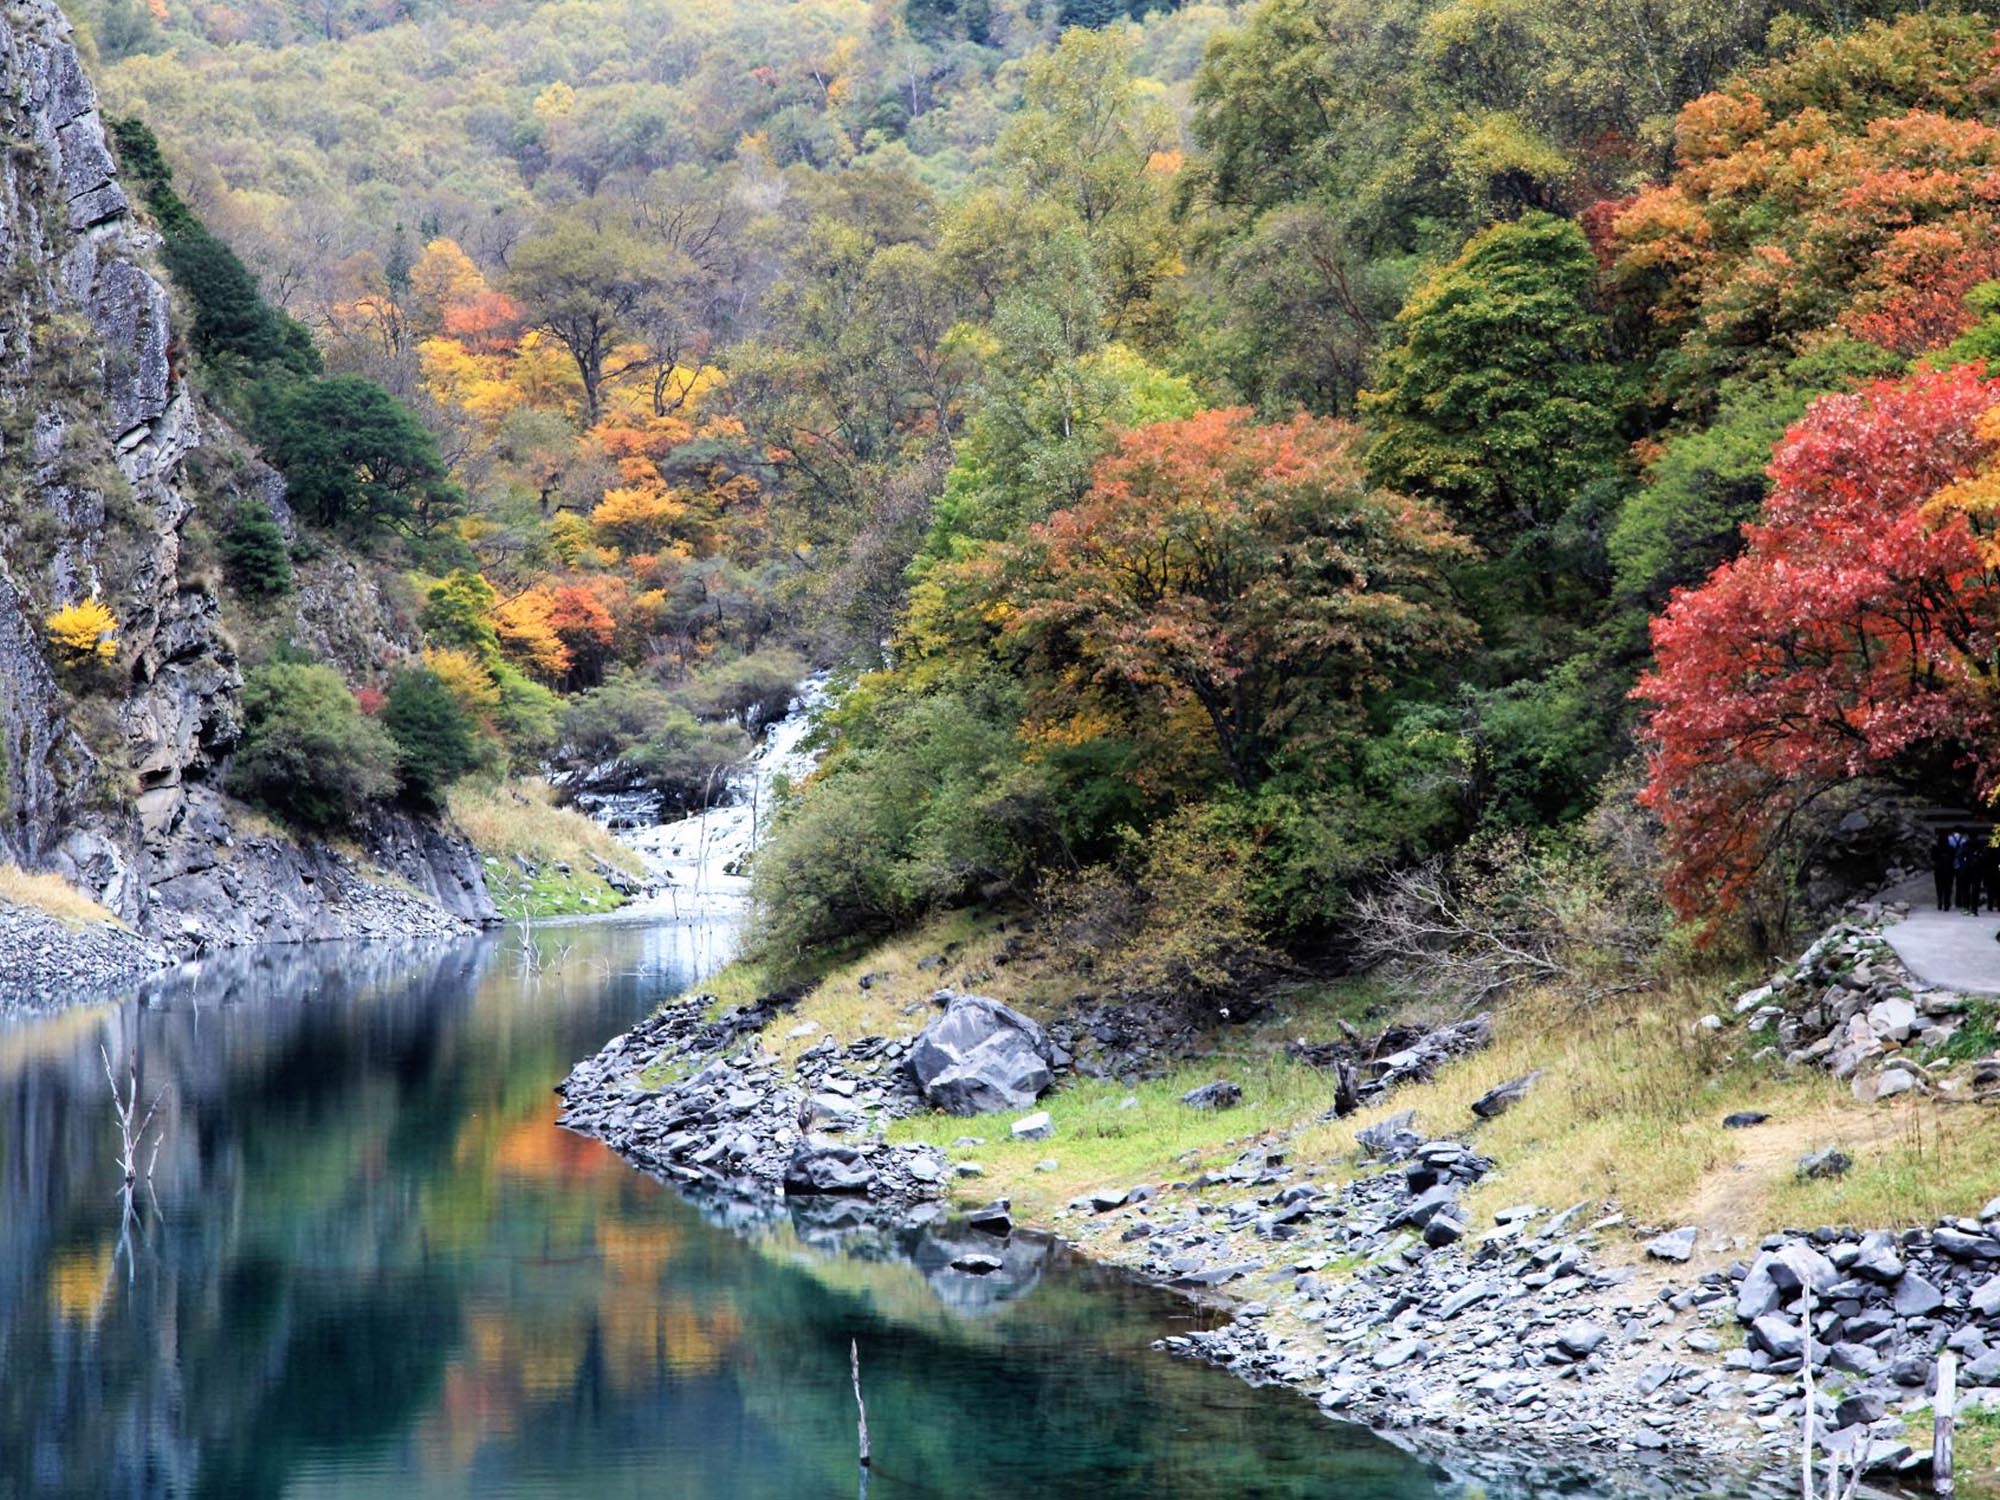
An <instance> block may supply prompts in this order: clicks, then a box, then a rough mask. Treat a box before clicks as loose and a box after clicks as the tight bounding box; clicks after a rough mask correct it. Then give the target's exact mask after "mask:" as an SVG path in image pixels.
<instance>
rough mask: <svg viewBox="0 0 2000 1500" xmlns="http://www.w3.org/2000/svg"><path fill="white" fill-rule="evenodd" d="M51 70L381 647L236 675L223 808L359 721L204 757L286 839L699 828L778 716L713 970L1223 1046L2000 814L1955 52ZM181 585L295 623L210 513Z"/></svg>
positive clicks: (956, 37)
mask: <svg viewBox="0 0 2000 1500" xmlns="http://www.w3.org/2000/svg"><path fill="white" fill-rule="evenodd" d="M72 12H73V18H74V19H75V21H76V22H77V24H78V27H79V31H80V33H81V35H82V36H83V38H84V39H85V42H86V46H87V50H89V51H90V52H91V53H92V54H93V56H94V71H95V76H96V77H97V79H98V81H99V84H100V87H101V89H102V92H103V94H104V97H105V100H106V106H107V112H108V113H109V114H111V115H113V116H115V117H117V118H118V119H119V120H120V121H121V122H122V123H121V124H120V125H119V126H118V128H117V131H116V136H117V144H118V148H119V153H120V156H121V159H122V162H123V165H124V169H125V172H126V174H127V176H128V177H131V178H136V179H139V180H142V181H143V182H144V183H145V184H146V200H147V204H148V209H149V212H150V215H151V217H152V219H153V220H154V222H155V225H156V227H157V228H158V229H159V231H160V233H161V235H162V244H163V258H164V260H165V264H166V265H167V268H168V270H169V271H170V273H171V274H172V276H173V278H174V280H175V283H176V287H177V295H179V296H180V297H181V298H182V300H183V301H184V302H185V303H186V304H187V310H188V312H189V316H190V324H189V326H190V327H191V329H192V335H191V344H192V348H191V350H190V351H189V357H190V358H191V359H192V361H193V363H194V365H195V368H196V371H197V375H198V378H199V379H200V380H201V381H202V382H203V384H204V385H205V386H206V387H207V389H208V390H209V392H210V394H211V396H212V397H213V398H214V399H215V400H216V401H217V402H219V403H220V404H221V405H222V406H223V407H224V408H225V409H226V410H228V411H229V412H230V413H231V414H232V415H233V416H234V417H235V418H236V419H237V420H238V422H239V424H240V425H241V426H242V427H243V429H244V430H245V431H246V432H247V433H248V434H249V436H250V437H251V439H252V440H253V441H254V442H255V444H256V445H257V447H258V448H259V450H260V451H261V452H262V453H263V455H264V456H265V457H266V458H267V459H268V460H269V461H271V462H272V463H273V464H274V465H275V466H276V467H277V468H278V469H279V470H280V471H281V472H283V473H284V474H285V476H286V478H287V481H288V484H289V487H290V491H291V494H292V497H293V505H294V508H295V509H296V510H297V511H298V512H299V514H300V515H301V516H303V517H304V518H305V519H306V520H307V521H308V522H309V523H310V525H311V528H312V534H310V535H307V536H306V537H305V539H304V541H303V542H302V543H300V544H294V545H305V546H308V547H310V546H312V545H314V543H313V540H312V536H313V535H318V536H323V537H327V538H338V539H339V540H340V542H341V543H342V544H343V545H346V546H350V547H353V548H355V549H357V550H358V551H360V552H361V553H362V554H363V555H365V556H366V558H367V559H368V560H369V565H370V566H371V567H372V568H374V569H376V570H377V571H378V572H379V573H380V575H381V577H382V578H383V580H384V587H385V589H386V590H388V591H389V592H390V593H391V594H392V595H393V596H394V597H396V598H398V599H401V600H402V601H404V607H405V608H406V610H407V612H408V614H409V616H410V618H411V619H412V620H414V621H415V623H416V625H417V627H418V628H419V630H420V632H421V636H422V639H423V641H424V643H425V654H424V660H423V664H422V666H421V668H420V669H417V668H413V667H412V666H411V665H410V664H407V663H391V662H380V663H373V662H366V661H359V662H356V661H348V662H339V663H316V662H312V661H309V660H305V659H302V656H301V653H300V652H299V651H298V650H297V649H296V648H295V647H293V646H291V645H290V643H288V642H286V641H284V640H278V639H270V640H264V641H262V642H261V643H259V644H257V645H256V646H255V648H254V649H253V650H252V651H251V653H250V655H251V657H252V661H251V665H252V667H253V671H252V684H253V690H252V698H251V701H250V709H251V716H252V719H253V723H252V725H251V729H250V740H249V743H250V744H251V746H252V747H253V748H254V747H256V746H257V745H259V744H262V745H263V746H265V747H266V749H267V750H269V751H270V753H271V755H272V756H273V757H274V760H273V763H274V764H278V763H280V762H279V761H278V760H277V759H275V757H276V755H277V751H278V750H279V749H280V748H282V742H283V740H284V737H285V734H286V733H287V728H286V726H287V725H288V724H291V723H293V722H295V721H296V720H298V719H299V718H301V717H305V718H314V717H319V716H323V715H324V714H333V715H334V716H335V717H338V718H340V719H341V721H342V722H343V723H349V724H351V726H352V733H351V734H350V735H349V736H348V738H349V740H351V743H350V744H347V745H346V746H345V748H344V749H343V750H342V752H341V755H339V756H335V757H333V761H334V762H336V763H340V764H339V765H336V767H335V768H336V769H339V768H340V765H345V770H346V774H347V775H348V778H349V779H348V781H347V782H346V783H344V784H343V785H340V786H335V787H332V788H331V789H327V788H321V789H319V792H318V796H317V800H316V801H314V800H311V799H312V798H313V795H314V794H313V793H312V791H311V790H310V789H307V790H305V791H302V790H301V788H300V787H299V786H298V785H296V784H295V783H291V782H286V781H285V780H284V779H283V778H281V777H276V776H274V777H271V778H268V779H267V780H266V782H265V783H263V784H262V785H259V784H257V783H256V781H255V775H254V773H255V766H254V764H253V766H252V770H251V772H250V773H249V779H248V780H246V781H245V782H244V786H245V788H246V791H247V793H248V794H249V795H252V796H259V795H261V796H262V798H263V799H264V800H265V801H266V803H267V804H268V805H270V806H271V807H272V809H273V811H275V812H276V813H278V814H279V815H280V816H289V817H294V818H299V819H303V820H306V821H315V820H316V821H319V822H321V823H326V822H331V821H337V820H338V817H339V815H340V810H341V809H342V808H343V807H345V806H349V805H351V804H352V800H353V799H352V796H351V795H350V794H351V793H352V792H353V791H354V790H355V789H356V788H360V789H362V790H364V791H365V790H367V789H368V788H369V787H371V786H377V783H376V782H371V781H370V780H369V771H368V763H369V762H370V760H371V757H372V758H373V759H375V760H377V761H379V760H380V758H381V756H382V755H383V754H385V753H387V752H385V751H384V749H383V745H382V743H381V740H380V735H381V734H382V732H383V731H382V730H381V729H379V728H378V727H377V726H379V725H386V727H387V733H388V734H389V735H390V737H391V738H393V739H394V741H395V745H396V747H397V749H396V752H395V753H396V754H397V755H398V756H399V757H400V759H399V762H398V763H399V764H400V765H401V766H402V767H403V771H402V775H403V777H404V780H405V781H406V782H408V781H409V780H410V778H411V776H412V774H413V772H412V768H413V767H414V768H415V771H414V774H415V776H416V780H417V782H418V784H419V790H420V791H423V792H425V793H426V794H429V795H433V796H435V797H436V798H438V799H440V800H441V799H442V798H443V797H444V795H445V794H446V792H447V791H448V790H449V788H450V787H451V786H452V785H453V784H455V783H462V782H467V781H479V780H481V779H484V780H487V781H491V780H492V779H494V778H498V777H502V776H506V775H509V774H531V773H533V774H539V773H540V772H542V771H544V770H546V769H548V768H551V767H554V768H558V769H568V770H571V771H577V772H586V773H590V774H596V773H597V772H599V771H601V770H602V768H604V767H607V766H614V767H616V774H617V775H619V776H621V777H624V778H627V779H628V780H636V781H638V782H640V783H643V784H644V785H646V786H649V787H652V788H655V789H657V790H658V791H660V792H661V793H662V794H663V795H664V796H665V798H666V799H667V800H668V802H669V803H670V804H672V805H677V806H682V807H692V806H697V805H699V804H700V803H702V802H703V801H704V800H705V799H708V798H711V797H713V796H714V795H716V792H717V788H718V786H719V781H720V777H721V774H722V772H723V770H724V768H726V767H727V766H728V765H729V764H731V763H732V762H733V761H735V760H736V759H737V758H739V757H740V756H741V755H742V754H743V753H744V751H745V748H746V746H747V745H748V743H749V737H750V736H751V735H752V734H754V733H755V732H756V731H757V730H758V729H759V727H760V726H761V725H762V724H763V723H764V722H766V721H768V720H769V719H770V718H772V717H773V716H775V715H776V714H777V713H778V712H780V711H781V710H782V708H783V706H784V704H785V702H786V701H787V698H788V697H789V695H790V691H791V688H792V686H793V684H794V683H796V682H797V681H798V680H799V679H800V678H801V677H802V676H803V675H805V674H806V673H807V672H808V671H809V670H811V669H813V668H816V667H819V668H829V669H832V670H834V671H835V672H836V674H837V675H836V679H835V680H836V684H837V686H838V689H839V691H838V693H837V701H836V706H835V707H834V708H833V710H832V711H831V712H830V714H829V716H828V718H827V722H826V724H825V726H824V728H823V730H822V738H823V740H824V742H825V752H826V753H825V755H824V758H823V759H822V761H821V764H820V769H819V770H818V771H817V772H816V773H815V774H814V776H813V777H812V779H811V780H810V781H809V782H808V783H807V784H806V785H804V786H802V787H799V788H795V789H792V791H791V793H790V795H789V799H788V801H787V804H786V807H785V810H784V812H783V815H782V817H781V819H780V822H779V826H778V829H777V832H776V834H775V836H774V838H773V839H772V840H771V841H770V843H769V845H768V846H767V848H766V849H765V850H764V852H763V853H762V855H761V856H760V857H759V859H758V861H757V864H756V870H755V875H756V879H757V883H758V889H759V893H760V917H759V937H760V940H761V942H762V944H763V947H764V951H765V952H766V953H767V954H769V955H771V956H773V957H774V958H776V959H778V960H781V961H784V960H789V959H790V958H792V957H795V956H796V955H799V954H802V953H806V952H809V951H812V950H815V949H817V948H820V947H823V946H824V945H827V944H829V943H834V942H844V941H849V940H852V939H854V938H856V937H866V936H870V935H877V936H879V935H886V934H889V933H892V932H894V931H896V930H898V929H900V928H903V927H906V926H908V925H909V924H911V923H913V922H916V921H918V920H919V919H922V918H924V917H926V916H928V915H930V914H933V913H935V912H937V911H939V910H942V909H947V908H951V907H956V906H962V905H967V904H972V903H991V902H1013V903H1029V902H1032V903H1034V904H1035V906H1036V907H1037V908H1038V910H1039V911H1040V912H1041V914H1042V916H1043V918H1044V919H1045V920H1046V922H1048V923H1049V924H1050V927H1051V930H1052V931H1055V932H1057V933H1060V934H1062V935H1064V937H1065V940H1066V946H1067V947H1069V948H1070V949H1071V950H1073V951H1074V952H1076V953H1079V954H1083V955H1087V958H1086V959H1085V960H1084V963H1085V967H1086V968H1088V969H1090V970H1091V971H1092V972H1093V973H1094V974H1095V975H1096V976H1097V978H1098V979H1100V980H1101V981H1103V982H1106V983H1114V984H1117V985H1120V986H1124V987H1127V988H1129V989H1132V990H1135V991H1139V992H1147V993H1159V994H1173V995H1185V996H1214V995H1217V994H1220V993H1223V992H1226V991H1227V990H1229V989H1230V988H1231V987H1232V986H1235V985H1237V984H1239V983H1240V982H1242V981H1243V980H1244V979H1245V978H1246V977H1249V976H1252V975H1255V974H1258V973H1265V972H1271V971H1275V970H1279V969H1284V968H1291V967H1296V966H1299V965H1307V966H1311V965H1319V964H1325V963H1339V962H1346V961H1348V960H1350V959H1352V958H1353V957H1354V956H1355V954H1356V950H1357V949H1359V950H1361V952H1362V955H1363V956H1366V953H1367V951H1368V949H1369V945H1370V944H1371V943H1372V944H1377V945H1379V944H1382V943H1384V942H1385V941H1386V942H1390V943H1395V942H1403V941H1406V940H1408V939H1410V938H1411V935H1412V934H1415V935H1418V937H1420V938H1422V939H1423V940H1425V941H1429V940H1431V939H1432V938H1435V939H1436V940H1438V941H1442V942H1450V941H1452V940H1454V938H1455V936H1457V935H1462V933H1463V932H1467V931H1474V930H1478V931H1485V932H1489V933H1490V932H1493V931H1499V930H1505V929H1506V928H1507V924H1509V923H1520V922H1526V921H1534V922H1539V923H1542V924H1544V925H1546V924H1548V923H1554V924H1556V925H1558V926H1561V927H1563V928H1564V929H1565V933H1566V935H1567V937H1568V938H1569V939H1574V940H1576V941H1579V942H1584V943H1588V944H1594V945H1596V947H1597V948H1599V949H1600V950H1603V949H1606V948H1608V949H1609V950H1611V951H1616V952H1627V951H1642V950H1651V949H1655V948H1657V947H1658V946H1659V945H1660V944H1661V943H1662V942H1663V941H1665V942H1667V944H1668V946H1670V947H1671V946H1674V945H1675V944H1679V943H1681V942H1682V941H1683V940H1684V939H1687V938H1691V937H1698V938H1700V939H1702V940H1703V941H1704V942H1705V943H1707V944H1709V945H1711V946H1712V945H1713V944H1714V943H1716V942H1717V941H1720V942H1721V943H1722V944H1723V945H1724V946H1725V947H1728V946H1731V945H1737V944H1748V945H1750V946H1753V947H1762V946H1768V945H1771V944H1774V943H1777V942H1779V941H1781V940H1782V939H1783V938H1784V936H1785V935H1786V932H1787V929H1788V927H1790V926H1791V925H1793V924H1795V923H1797V922H1798V921H1800V920H1801V918H1802V914H1803V913H1804V912H1806V911H1808V910H1809V909H1810V907H1811V905H1812V903H1813V902H1814V901H1815V900H1819V899H1822V898H1824V896H1825V895H1826V893H1827V892H1828V891H1829V890H1832V889H1835V888H1837V886H1838V881H1837V880H1835V879H1834V877H1835V876H1836V875H1839V876H1840V877H1841V878H1843V879H1852V878H1855V874H1854V872H1855V870H1856V869H1857V868H1858V869H1862V870H1865V869H1867V868H1869V867H1870V865H1871V863H1872V865H1873V866H1874V867H1875V868H1877V869H1878V870H1879V868H1880V867H1881V866H1882V865H1885V864H1886V863H1888V862H1889V861H1890V860H1891V859H1892V858H1893V852H1892V851H1890V850H1888V849H1886V848H1881V847H1870V846H1867V839H1868V838H1869V837H1870V836H1871V835H1870V833H1869V830H1871V829H1874V830H1879V829H1880V828H1883V827H1886V826H1888V825H1887V823H1886V822H1885V821H1883V820H1879V819H1873V818H1872V816H1870V815H1869V810H1871V809H1875V808H1878V807H1879V806H1881V805H1884V804H1885V803H1886V802H1889V801H1893V800H1895V799H1898V798H1901V799H1904V800H1905V801H1908V802H1911V803H1913V804H1925V805H1929V804H1935V805H1942V806H1964V807H1970V806H1973V805H1975V804H1976V803H1977V802H1978V801H1979V800H1980V799H1983V798H1985V797H1987V796H1988V795H1989V794H1991V793H1992V792H1993V791H1994V790H1995V787H1996V785H2000V695H1996V691H1995V689H1996V682H1995V675H1996V672H2000V636H1997V635H1996V632H2000V540H1996V526H2000V378H1989V377H1988V375H1987V374H1986V364H1985V361H1986V360H1987V359H1988V357H1989V356H1990V355H1992V354H1994V353H1996V352H2000V233H1996V230H2000V32H1996V22H1995V20H1994V19H1993V18H1991V17H1988V16H1986V15H1983V14H1981V13H1979V12H1977V11H1974V10H1971V9H1961V8H1958V7H1954V6H1949V5H1943V6H1938V5H1932V6H1905V5H1900V4H1896V3H1890V0H1880V3H1870V0H1862V3H1858V4H1837V3H1819V0H1794V3H1781V0H1764V3H1759V4H1749V5H1734V4H1729V5H1725V4H1722V3H1720V0H1642V3H1639V4H1636V5H1618V6H1606V5H1602V4H1599V3H1595V0H1257V3H1245V4H1239V5H1213V4H1185V5H1178V6H1176V5H1170V4H1169V5H1160V4H1151V3H1148V0H1124V3H1120V0H875V3H870V4H864V3H860V0H796V3H779V0H739V3H732V4H729V5H715V4H705V3H697V0H548V3H528V0H493V3H439V0H250V3H225V0H75V3H74V5H73V7H72ZM222 546H223V548H224V552H225V555H226V557H227V558H228V560H229V562H230V573H229V577H230V581H231V587H232V589H233V590H234V591H235V594H236V596H237V600H238V602H237V607H238V608H239V609H240V610H242V611H244V612H245V613H246V616H248V617H254V616H255V612H256V609H257V608H258V602H257V601H258V600H259V599H260V598H263V599H269V598H271V597H273V596H275V595H278V594H282V592H283V591H284V590H285V589H286V588H287V587H289V586H290V584H289V564H290V561H292V560H293V559H290V558H288V555H287V544H286V541H285V539H284V537H282V536H280V535H277V534H276V533H275V531H274V529H273V528H272V527H271V525H270V519H269V517H268V516H261V515H259V514H258V513H256V510H255V508H254V506H252V507H248V508H246V509H244V510H241V511H239V512H238V513H237V514H236V515H234V516H232V517H229V518H226V523H225V525H224V535H223V537H222ZM252 635H253V636H254V632H252ZM311 694H317V695H320V696H319V697H317V698H313V699H312V700H311V702H310V703H308V702H307V701H306V699H307V697H308V695H311ZM260 727H261V732H262V734H263V739H262V740H260V739H259V738H258V736H259V733H260ZM371 736H373V737H371ZM343 758H345V759H343ZM378 781H379V777H378ZM377 790H378V791H379V790H380V787H379V786H377ZM1857 812H1860V813H1862V814H1863V816H1861V817H1860V818H1858V819H1857V818H1856V817H1855V814H1856V813H1857ZM1412 871H1429V872H1431V873H1432V874H1433V875H1434V876H1435V878H1433V879H1426V880H1411V879H1409V878H1407V876H1408V875H1409V873H1410V872H1412ZM1399 876H1400V877H1402V878H1399ZM1551 892H1553V893H1554V894H1553V895H1551V894H1550V893H1551ZM1440 893H1443V894H1442V895H1441V894H1440ZM1454 924H1457V925H1454Z"/></svg>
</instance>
